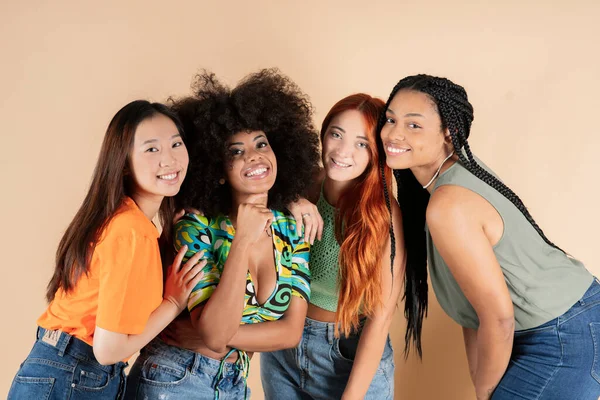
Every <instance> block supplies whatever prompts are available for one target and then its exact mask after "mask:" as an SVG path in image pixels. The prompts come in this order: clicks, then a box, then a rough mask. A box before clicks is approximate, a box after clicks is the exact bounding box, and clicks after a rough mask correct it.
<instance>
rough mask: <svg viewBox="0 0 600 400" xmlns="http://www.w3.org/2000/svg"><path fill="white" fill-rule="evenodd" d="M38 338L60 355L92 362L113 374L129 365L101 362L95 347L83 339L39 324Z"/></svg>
mask: <svg viewBox="0 0 600 400" xmlns="http://www.w3.org/2000/svg"><path fill="white" fill-rule="evenodd" d="M37 340H38V341H39V342H42V343H44V344H46V345H48V346H51V347H54V348H55V349H56V350H57V352H58V355H59V356H60V357H63V356H64V355H65V354H67V355H69V356H71V357H73V358H75V359H77V360H80V361H86V362H88V363H91V364H93V365H94V367H96V368H99V369H101V370H103V371H106V372H107V373H109V374H111V375H114V374H115V373H116V372H120V371H121V370H122V369H123V368H125V367H126V366H127V363H124V362H118V363H116V364H111V365H102V364H100V363H99V362H98V360H96V356H94V349H93V347H92V346H90V345H89V344H87V343H85V342H84V341H83V340H81V339H78V338H76V337H75V336H72V335H69V334H68V333H65V332H62V331H60V330H54V331H53V330H49V329H45V328H42V327H41V326H38V329H37Z"/></svg>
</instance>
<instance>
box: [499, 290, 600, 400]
mask: <svg viewBox="0 0 600 400" xmlns="http://www.w3.org/2000/svg"><path fill="white" fill-rule="evenodd" d="M599 396H600V283H599V282H598V280H597V279H596V280H594V282H593V283H592V285H591V286H590V288H589V289H588V290H587V291H586V292H585V294H584V295H583V297H582V298H581V299H580V300H579V301H578V302H577V303H575V305H574V306H573V307H571V309H569V310H568V311H567V312H566V313H564V314H563V315H561V316H560V317H558V318H556V319H553V320H552V321H549V322H547V323H545V324H544V325H541V326H538V327H537V328H533V329H527V330H524V331H517V332H515V337H514V345H513V351H512V356H511V359H510V363H509V365H508V369H507V370H506V373H505V374H504V377H503V378H502V380H501V381H500V384H499V385H498V387H497V388H496V391H495V392H494V394H493V396H492V399H493V400H508V399H511V400H515V399H523V400H524V399H527V400H551V399H552V400H588V399H589V400H592V399H593V400H597V399H598V397H599Z"/></svg>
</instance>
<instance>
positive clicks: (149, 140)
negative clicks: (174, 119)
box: [142, 133, 181, 146]
mask: <svg viewBox="0 0 600 400" xmlns="http://www.w3.org/2000/svg"><path fill="white" fill-rule="evenodd" d="M178 136H179V137H181V134H179V133H176V134H175V135H173V136H171V140H173V139H175V138H176V137H178ZM155 142H158V139H148V140H146V141H145V142H144V143H142V146H143V145H145V144H148V143H155Z"/></svg>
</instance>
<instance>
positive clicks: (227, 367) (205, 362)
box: [142, 337, 240, 377]
mask: <svg viewBox="0 0 600 400" xmlns="http://www.w3.org/2000/svg"><path fill="white" fill-rule="evenodd" d="M142 351H143V352H147V353H150V354H153V355H159V356H161V357H165V358H169V359H170V360H173V361H175V362H176V363H177V364H179V365H181V366H182V367H185V368H186V369H189V370H190V371H191V372H198V371H202V372H203V373H205V374H208V375H211V376H215V375H217V374H218V373H219V367H220V366H221V364H223V370H222V373H223V376H224V377H228V376H237V375H238V374H239V373H240V366H239V365H238V363H237V362H233V363H232V362H227V361H221V360H216V359H214V358H210V357H207V356H205V355H203V354H200V353H196V352H194V351H191V350H188V349H184V348H182V347H177V346H171V345H169V344H166V343H165V342H164V341H162V340H161V339H160V338H158V337H157V338H154V339H153V340H152V341H151V342H150V343H148V344H147V345H146V347H144V348H143V349H142Z"/></svg>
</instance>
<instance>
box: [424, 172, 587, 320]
mask: <svg viewBox="0 0 600 400" xmlns="http://www.w3.org/2000/svg"><path fill="white" fill-rule="evenodd" d="M481 165H482V166H484V165H483V164H482V163H481ZM484 167H485V166H484ZM486 169H487V168H486ZM488 171H489V172H490V173H493V172H492V171H490V170H489V169H488ZM442 185H456V186H461V187H464V188H466V189H469V190H471V191H472V192H475V193H477V194H479V195H480V196H481V197H483V198H484V199H486V200H487V201H488V202H489V203H490V204H491V205H492V206H493V207H494V208H495V209H496V211H497V212H498V214H500V217H501V218H502V221H503V223H504V232H503V234H502V237H501V238H500V240H499V241H498V243H497V244H496V245H495V246H494V248H493V250H494V254H495V255H496V258H497V259H498V263H499V264H500V267H501V268H502V272H503V274H504V280H505V281H506V284H507V286H508V290H509V292H510V296H511V298H512V302H513V305H514V314H515V330H523V329H530V328H535V327H537V326H540V325H542V324H544V323H546V322H548V321H550V320H552V319H554V318H557V317H559V316H560V315H562V314H563V313H565V312H566V311H567V310H568V309H569V308H571V306H572V305H573V304H575V303H576V302H577V301H578V300H579V299H580V298H581V297H582V296H583V294H584V293H585V291H586V290H587V289H588V287H589V286H590V285H591V283H592V281H593V279H594V278H593V276H592V274H591V273H590V272H589V271H588V270H587V269H586V268H585V267H584V266H583V264H582V263H581V262H579V261H578V260H576V259H574V258H571V257H569V256H567V255H566V254H564V253H563V252H562V251H560V250H558V249H555V248H554V247H552V246H550V245H548V244H547V243H546V242H544V240H543V239H542V237H541V236H540V235H539V234H538V233H537V231H536V230H535V229H534V228H533V226H531V224H530V223H529V222H528V221H527V219H526V218H525V217H524V216H523V214H522V213H521V211H519V209H518V208H517V207H515V205H514V204H513V203H511V202H510V201H509V200H508V199H506V198H505V197H504V196H503V195H502V194H500V193H499V192H497V191H496V190H495V189H493V188H492V187H491V186H489V185H487V184H486V183H485V182H483V181H481V180H480V179H479V178H477V177H476V176H475V175H473V174H472V173H470V172H469V171H468V170H467V169H466V168H464V167H463V166H462V165H461V164H460V163H459V162H456V163H454V164H453V165H452V166H451V167H450V168H448V169H447V170H446V171H444V172H443V173H442V174H441V175H440V176H439V178H438V180H437V182H436V183H435V186H434V189H433V191H434V192H435V190H436V189H437V188H438V187H440V186H442ZM432 194H433V192H432ZM426 234H427V256H428V260H429V272H430V276H431V283H432V286H433V290H434V292H435V295H436V297H437V299H438V302H439V303H440V305H441V307H442V308H443V309H444V311H445V312H446V313H447V314H448V315H449V316H450V317H451V318H452V319H454V320H455V321H456V322H457V323H459V324H460V325H462V326H464V327H466V328H472V329H476V328H478V327H479V319H478V318H477V314H476V313H475V310H474V309H473V307H472V306H471V304H470V303H469V301H468V300H467V298H466V297H465V295H464V294H463V292H462V290H461V289H460V287H459V285H458V283H456V281H455V280H454V277H453V276H452V273H451V272H450V270H449V269H448V266H447V265H446V263H445V262H444V260H443V259H442V257H441V256H440V253H439V252H438V250H437V249H436V247H435V244H434V243H433V241H432V239H431V234H430V233H429V229H428V228H427V227H426Z"/></svg>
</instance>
